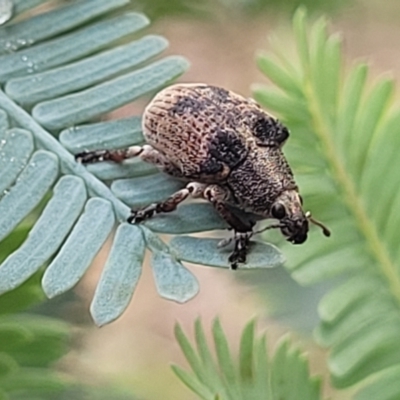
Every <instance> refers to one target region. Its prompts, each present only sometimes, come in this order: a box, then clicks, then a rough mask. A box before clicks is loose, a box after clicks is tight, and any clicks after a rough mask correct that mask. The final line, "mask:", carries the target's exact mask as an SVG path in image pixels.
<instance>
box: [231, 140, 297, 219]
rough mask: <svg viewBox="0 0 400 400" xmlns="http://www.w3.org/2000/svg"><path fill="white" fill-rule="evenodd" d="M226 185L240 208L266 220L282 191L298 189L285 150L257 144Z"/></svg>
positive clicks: (232, 173) (233, 172)
mask: <svg viewBox="0 0 400 400" xmlns="http://www.w3.org/2000/svg"><path fill="white" fill-rule="evenodd" d="M227 185H228V187H229V188H230V190H231V192H232V193H233V197H234V198H235V201H236V202H237V203H238V206H239V207H241V208H243V209H244V210H246V211H248V212H251V213H254V214H257V215H260V216H263V217H264V218H270V217H271V215H270V209H271V206H272V204H274V203H275V201H276V199H277V198H278V197H279V196H280V195H281V194H282V193H283V192H285V191H287V190H297V186H296V183H295V181H294V179H293V174H292V171H291V169H290V167H289V165H288V163H287V161H286V158H285V156H284V155H283V153H282V150H281V149H280V148H278V147H259V146H256V145H255V144H254V145H252V146H251V148H250V151H249V153H248V155H247V157H246V159H245V160H244V162H243V163H242V164H241V165H239V166H238V167H237V168H235V169H234V170H232V171H231V174H230V176H229V178H228V180H227Z"/></svg>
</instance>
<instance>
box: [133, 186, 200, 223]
mask: <svg viewBox="0 0 400 400" xmlns="http://www.w3.org/2000/svg"><path fill="white" fill-rule="evenodd" d="M206 187H207V185H206V184H202V183H197V182H191V183H188V184H187V185H186V187H184V188H183V189H181V190H178V191H177V192H175V193H174V194H172V195H171V196H170V197H168V198H167V199H166V200H165V201H163V202H161V203H153V204H150V205H148V206H147V207H145V208H142V209H141V210H137V211H134V210H132V213H131V215H130V217H129V218H128V222H129V223H132V224H134V223H139V222H142V221H143V220H145V219H147V218H150V217H152V216H153V215H154V214H158V213H162V212H171V211H174V210H175V209H176V207H177V206H178V205H179V204H180V203H182V202H183V201H184V200H186V199H187V198H188V197H189V196H191V197H193V198H196V197H201V196H202V194H203V191H204V189H205V188H206Z"/></svg>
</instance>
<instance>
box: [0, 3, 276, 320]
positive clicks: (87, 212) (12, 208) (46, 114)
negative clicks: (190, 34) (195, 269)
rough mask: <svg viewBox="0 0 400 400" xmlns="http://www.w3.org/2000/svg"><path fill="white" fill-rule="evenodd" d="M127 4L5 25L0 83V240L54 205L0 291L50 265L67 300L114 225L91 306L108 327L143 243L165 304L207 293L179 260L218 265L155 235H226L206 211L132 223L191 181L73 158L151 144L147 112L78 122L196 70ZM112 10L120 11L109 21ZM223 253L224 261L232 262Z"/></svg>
mask: <svg viewBox="0 0 400 400" xmlns="http://www.w3.org/2000/svg"><path fill="white" fill-rule="evenodd" d="M38 3H39V2H38V1H31V2H29V4H28V5H26V4H25V5H23V4H22V3H17V4H16V8H15V10H16V12H17V13H19V12H23V11H24V10H26V9H29V8H30V7H34V6H36V5H37V4H38ZM128 3H129V1H128V0H117V1H112V2H110V1H105V0H82V1H76V2H69V3H68V4H66V5H64V6H63V7H58V8H54V9H51V10H50V11H48V12H45V13H42V14H37V15H35V16H33V17H31V18H23V16H22V18H21V20H20V21H19V22H15V23H13V22H12V21H11V22H10V23H8V24H7V25H6V26H4V27H2V28H0V81H1V82H2V83H3V84H4V88H5V90H4V92H3V91H1V92H0V167H1V169H0V188H1V194H0V214H1V216H2V218H1V220H0V240H4V239H5V238H7V236H8V235H9V234H10V233H11V232H12V231H13V230H14V229H16V228H17V227H18V226H19V224H20V223H21V221H23V220H24V218H25V217H26V216H27V215H28V214H29V213H30V212H31V211H32V210H34V209H35V207H36V206H37V205H38V204H39V203H40V202H44V204H45V201H44V200H43V199H45V200H48V198H50V200H49V201H48V203H47V204H46V205H45V207H44V210H43V212H42V213H41V215H40V216H39V218H38V220H37V222H36V224H35V225H34V227H33V228H32V229H31V231H30V232H29V235H28V237H27V239H26V241H25V242H24V243H23V245H22V246H21V247H20V248H19V249H17V250H16V251H14V252H13V253H12V254H10V255H9V257H8V258H7V259H6V260H5V261H4V262H3V263H2V264H1V265H0V293H5V292H7V291H10V290H12V289H13V288H15V287H17V286H18V285H20V284H21V283H22V282H24V281H25V280H26V279H28V278H29V277H30V276H32V275H33V274H34V273H35V272H36V271H38V270H39V269H40V268H41V267H42V266H43V265H45V264H49V265H48V268H47V270H46V272H45V274H44V276H43V281H42V285H43V289H44V291H45V293H46V294H47V296H49V297H53V296H55V295H58V294H61V293H63V292H65V291H66V290H68V289H70V288H71V287H73V286H74V285H75V284H76V283H77V282H78V280H79V279H80V278H81V277H82V275H83V274H84V273H85V272H86V270H87V269H88V268H89V266H90V264H91V262H92V260H93V258H94V257H95V256H96V254H97V253H98V251H99V249H100V248H101V247H102V245H103V244H104V242H105V241H106V240H107V238H108V237H109V236H110V235H112V232H113V228H114V227H115V226H116V234H115V238H114V241H113V245H112V248H111V252H110V254H109V257H108V260H107V263H106V267H105V270H104V272H103V274H102V276H101V279H100V283H99V286H98V289H97V291H96V295H95V297H94V299H93V303H92V305H91V313H92V316H93V317H94V319H95V321H96V323H97V324H99V325H102V324H105V323H108V322H110V321H112V320H114V319H115V318H117V317H118V316H119V315H120V314H121V313H122V312H123V311H124V309H125V308H126V306H127V305H128V303H129V300H130V299H131V297H132V294H133V290H134V289H135V287H136V284H137V280H138V279H139V277H140V273H141V265H142V261H143V256H144V250H145V248H146V247H148V248H150V250H151V251H152V253H153V255H152V258H151V264H152V267H153V273H154V277H155V282H156V287H157V289H158V291H159V293H160V295H161V296H163V297H165V298H167V299H171V300H174V301H178V302H184V301H187V300H189V299H190V298H192V297H193V296H195V295H196V293H197V292H198V283H197V280H196V278H195V277H194V275H193V274H192V273H191V272H190V271H188V270H187V269H186V268H185V267H184V266H183V265H182V264H181V262H180V260H181V259H185V260H187V261H195V262H198V263H200V264H205V265H210V264H212V258H213V254H212V253H211V254H209V253H208V252H203V255H202V257H201V259H199V258H198V255H196V252H195V251H196V250H197V249H198V248H199V246H200V247H201V245H202V241H201V239H193V240H192V241H191V242H190V243H189V242H188V243H187V245H186V246H185V248H184V249H182V248H181V247H175V248H174V250H172V249H171V248H170V247H169V246H167V245H165V244H164V243H163V242H161V240H160V239H159V238H158V237H157V236H156V235H155V234H154V233H153V231H154V232H157V231H159V232H163V233H191V232H199V231H204V230H212V229H219V228H225V224H223V222H222V221H221V219H220V218H219V217H218V216H217V215H216V213H215V211H214V210H213V208H212V207H211V206H210V205H205V204H202V205H201V206H199V207H196V206H195V205H187V206H183V207H181V208H180V210H179V211H178V212H176V213H172V214H171V216H159V217H157V218H154V219H153V220H151V221H149V222H148V223H147V226H148V228H149V229H145V228H144V226H135V225H128V224H126V223H125V221H126V219H127V217H128V216H129V213H130V211H129V207H130V206H134V207H138V206H142V205H145V204H148V203H152V202H154V201H159V200H161V199H164V198H165V197H166V196H167V195H168V194H169V193H172V192H173V191H175V190H176V189H178V188H180V187H181V185H182V183H180V182H177V181H174V180H172V179H168V178H166V177H165V176H162V175H161V174H159V173H157V171H156V170H155V168H154V167H153V166H150V165H147V164H145V163H143V162H140V161H138V160H133V161H128V162H125V163H123V164H121V165H115V164H112V163H101V164H98V165H91V166H89V167H88V168H86V167H85V166H83V165H80V164H78V163H76V162H75V160H74V157H73V153H77V152H80V151H83V150H89V149H98V148H119V147H124V146H129V145H133V144H137V143H141V142H143V137H142V134H141V127H140V116H134V117H131V118H127V119H122V120H119V121H108V122H100V123H91V124H86V125H79V124H81V123H84V122H88V121H92V120H93V119H95V118H97V117H99V116H100V115H102V114H104V113H107V112H110V111H112V110H114V109H116V108H118V107H120V106H122V105H124V104H127V103H129V102H131V101H133V100H135V99H137V98H139V97H141V96H143V95H145V94H148V93H152V92H154V91H155V90H156V89H159V88H160V87H162V86H164V85H166V84H168V83H170V82H171V81H172V80H173V79H175V78H176V77H177V76H179V75H180V74H182V73H183V72H184V71H185V69H186V68H187V66H188V64H187V62H186V60H184V59H183V58H182V57H178V56H169V57H164V58H161V59H158V60H154V57H155V56H158V55H159V54H160V53H161V52H162V51H163V50H164V49H165V48H166V47H167V41H166V40H165V39H164V38H163V37H160V36H156V35H145V36H143V37H138V36H139V34H138V32H139V31H140V30H142V29H143V28H145V27H146V25H148V23H149V21H148V19H147V18H146V17H145V16H144V15H142V14H139V13H135V12H124V8H123V7H124V6H126V5H127V4H128ZM111 11H115V12H114V13H113V15H112V16H111V17H108V14H109V13H110V12H111ZM71 153H72V154H71ZM102 180H104V181H106V183H107V185H106V184H105V183H103V181H102ZM49 192H50V194H51V195H50V196H49ZM144 225H146V224H144ZM150 229H151V230H150ZM4 243H5V242H4V241H3V242H1V243H0V246H3V245H4ZM258 246H263V247H264V248H265V249H266V250H268V251H267V252H266V253H265V254H264V255H263V254H262V253H260V252H258V253H257V254H258V256H257V257H256V258H257V263H256V264H257V265H254V267H264V266H272V265H277V264H278V263H279V262H282V256H281V255H280V253H279V252H278V250H277V249H276V248H274V247H272V246H269V245H267V244H263V245H261V244H260V245H258ZM183 250H184V251H183ZM215 251H217V250H215ZM180 253H182V254H180ZM224 254H225V256H226V257H225V259H224V260H225V261H224V262H222V264H223V265H224V266H228V255H227V254H226V253H224ZM270 257H273V260H272V259H271V260H270ZM250 261H251V259H250ZM219 264H221V262H220V263H219ZM251 266H252V264H251V263H249V267H251Z"/></svg>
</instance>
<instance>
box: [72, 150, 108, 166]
mask: <svg viewBox="0 0 400 400" xmlns="http://www.w3.org/2000/svg"><path fill="white" fill-rule="evenodd" d="M107 154H108V150H96V151H83V152H82V153H78V154H75V160H76V161H77V162H80V163H82V164H92V163H96V162H99V161H104V160H106V159H107Z"/></svg>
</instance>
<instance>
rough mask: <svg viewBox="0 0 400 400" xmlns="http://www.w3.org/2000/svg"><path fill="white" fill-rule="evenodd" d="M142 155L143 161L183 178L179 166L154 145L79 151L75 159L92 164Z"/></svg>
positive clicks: (118, 160) (119, 160)
mask: <svg viewBox="0 0 400 400" xmlns="http://www.w3.org/2000/svg"><path fill="white" fill-rule="evenodd" d="M134 157H140V158H141V159H142V160H143V161H146V162H148V163H150V164H153V165H155V166H156V167H158V168H159V169H160V170H161V171H163V172H165V173H166V174H169V175H171V176H174V177H176V178H182V177H183V174H182V171H180V170H179V169H178V168H177V167H175V166H174V165H172V164H171V163H170V162H169V161H168V160H167V159H166V158H165V156H164V154H162V153H160V152H159V151H158V150H156V149H154V148H153V147H152V146H150V145H148V144H145V145H143V146H131V147H127V148H126V149H120V150H95V151H87V152H83V153H79V154H76V155H75V159H76V160H77V161H79V162H81V163H83V164H91V163H96V162H101V161H114V162H117V163H119V162H122V161H124V160H127V159H129V158H134Z"/></svg>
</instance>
